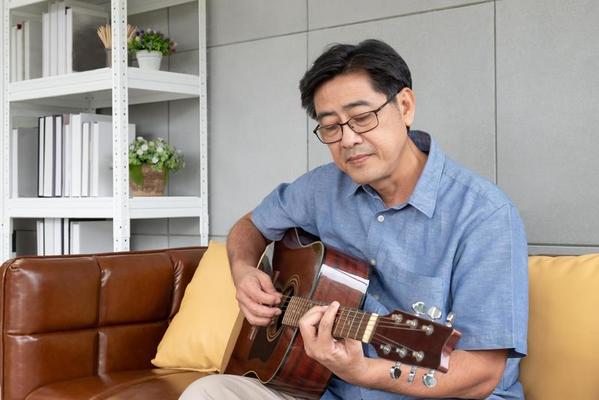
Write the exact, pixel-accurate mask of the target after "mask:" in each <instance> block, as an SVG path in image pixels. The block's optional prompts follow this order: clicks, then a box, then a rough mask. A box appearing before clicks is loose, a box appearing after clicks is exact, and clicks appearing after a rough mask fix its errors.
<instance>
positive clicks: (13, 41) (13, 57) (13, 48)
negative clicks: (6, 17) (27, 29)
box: [10, 26, 17, 82]
mask: <svg viewBox="0 0 599 400" xmlns="http://www.w3.org/2000/svg"><path fill="white" fill-rule="evenodd" d="M16 79H17V27H16V26H11V27H10V81H11V82H14V81H15V80H16Z"/></svg>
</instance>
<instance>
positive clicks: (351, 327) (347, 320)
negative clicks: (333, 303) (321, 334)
mask: <svg viewBox="0 0 599 400" xmlns="http://www.w3.org/2000/svg"><path fill="white" fill-rule="evenodd" d="M322 305H327V304H326V303H321V302H318V301H313V300H310V299H305V298H303V297H297V296H292V297H291V298H290V300H289V304H288V305H287V310H286V311H285V315H284V316H283V325H288V326H294V327H297V326H298V324H299V320H300V319H301V318H302V317H303V315H304V314H305V313H306V312H307V311H308V310H309V309H310V308H312V307H314V306H322ZM376 317H378V316H377V315H376V314H371V313H367V312H364V311H361V310H359V309H357V308H345V307H339V310H338V311H337V315H336V316H335V323H334V324H333V337H335V338H350V339H355V340H360V341H362V342H365V343H368V342H369V341H370V338H371V336H372V335H371V332H372V330H373V328H374V324H375V323H376Z"/></svg>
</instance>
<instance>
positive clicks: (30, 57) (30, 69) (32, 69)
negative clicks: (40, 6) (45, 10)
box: [23, 19, 43, 79]
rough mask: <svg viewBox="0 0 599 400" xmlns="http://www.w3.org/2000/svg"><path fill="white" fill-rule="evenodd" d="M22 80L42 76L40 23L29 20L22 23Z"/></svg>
mask: <svg viewBox="0 0 599 400" xmlns="http://www.w3.org/2000/svg"><path fill="white" fill-rule="evenodd" d="M23 41H24V63H25V66H24V69H23V71H24V79H33V78H40V77H41V76H42V52H43V50H42V23H41V21H39V20H34V19H30V20H27V21H25V22H23Z"/></svg>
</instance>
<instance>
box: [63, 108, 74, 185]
mask: <svg viewBox="0 0 599 400" xmlns="http://www.w3.org/2000/svg"><path fill="white" fill-rule="evenodd" d="M69 118H70V114H65V115H64V116H63V120H64V121H65V124H64V127H63V130H64V146H63V152H62V154H63V156H64V165H63V167H64V168H63V170H62V172H63V174H62V180H63V183H64V191H63V193H62V195H63V196H64V197H70V196H71V175H72V173H71V169H72V162H71V160H72V157H73V152H72V148H73V144H72V143H71V141H72V139H71V124H70V123H69Z"/></svg>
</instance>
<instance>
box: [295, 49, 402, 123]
mask: <svg viewBox="0 0 599 400" xmlns="http://www.w3.org/2000/svg"><path fill="white" fill-rule="evenodd" d="M356 71H365V72H366V73H367V74H368V76H369V77H370V81H371V84H372V86H373V89H374V90H376V91H377V92H380V93H383V94H385V95H386V96H387V99H390V98H391V97H393V96H394V95H395V94H396V93H397V92H399V91H400V90H402V89H403V88H405V87H408V88H410V89H411V88H412V77H411V75H410V69H409V68H408V65H407V64H406V62H405V61H404V60H403V58H401V56H400V55H399V54H397V52H396V51H395V50H394V49H393V48H392V47H391V46H389V45H388V44H387V43H385V42H382V41H380V40H376V39H368V40H364V41H363V42H360V43H359V44H357V45H351V44H336V45H334V46H332V47H330V48H329V49H328V50H326V51H325V52H324V53H322V54H321V55H320V56H319V57H318V58H317V59H316V61H314V64H313V65H312V67H311V68H310V69H309V70H308V71H306V73H305V74H304V77H303V78H302V80H301V81H300V85H299V87H300V92H301V99H302V107H304V108H305V109H306V112H307V113H308V115H309V116H310V117H312V118H313V119H316V110H315V109H314V93H315V92H316V90H317V89H318V88H319V87H320V86H321V85H322V84H324V83H325V82H327V81H329V80H331V79H333V78H334V77H335V76H337V75H341V74H344V73H348V72H356Z"/></svg>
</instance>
